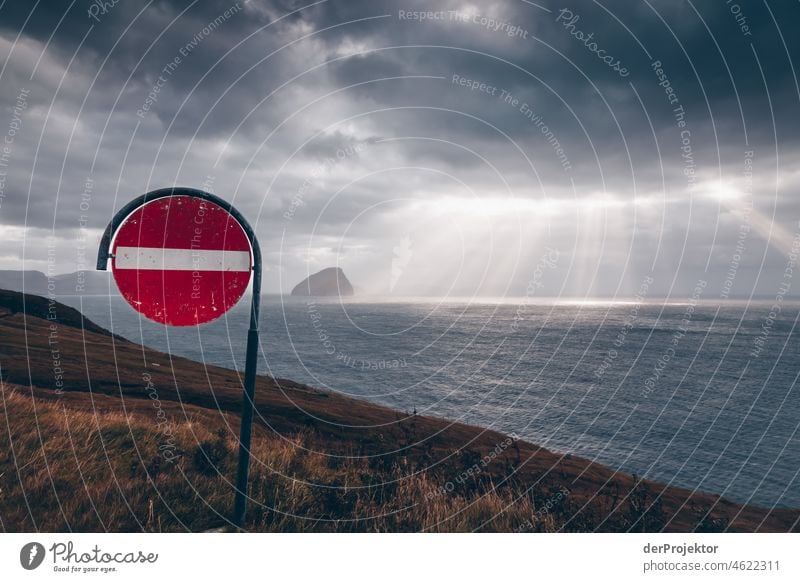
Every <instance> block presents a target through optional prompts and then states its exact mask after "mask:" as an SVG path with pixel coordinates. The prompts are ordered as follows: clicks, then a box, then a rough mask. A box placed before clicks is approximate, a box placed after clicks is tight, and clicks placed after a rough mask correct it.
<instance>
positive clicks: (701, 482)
mask: <svg viewBox="0 0 800 582" xmlns="http://www.w3.org/2000/svg"><path fill="white" fill-rule="evenodd" d="M63 300H64V301H65V302H66V303H69V304H71V305H73V306H75V307H77V308H79V309H81V310H82V311H83V312H84V313H85V314H86V315H87V316H88V317H89V318H90V319H92V320H93V321H95V322H96V323H98V324H100V325H102V326H103V327H106V328H108V329H111V330H113V331H114V332H115V333H117V334H119V335H122V336H124V337H126V338H128V339H130V340H133V341H135V342H139V343H143V344H145V345H147V346H150V347H152V348H155V349H158V350H163V351H167V352H170V353H173V354H177V355H181V356H186V357H189V358H192V359H194V360H199V361H205V362H208V363H209V364H216V365H220V366H226V367H230V368H239V369H242V368H243V366H244V347H245V335H246V330H247V322H248V315H249V312H248V309H249V300H247V298H246V299H245V300H243V301H241V302H240V303H239V305H237V306H236V307H235V308H234V309H233V310H232V311H231V312H230V313H229V314H228V315H227V316H226V317H224V318H222V319H220V320H217V321H216V322H213V323H211V324H207V325H204V326H201V327H192V328H167V327H163V326H161V325H158V324H155V323H152V322H150V321H148V320H146V319H144V318H142V317H140V316H139V315H138V314H137V313H136V312H135V311H133V310H132V309H131V308H130V307H128V305H127V304H126V303H125V302H124V301H123V300H122V299H121V298H119V297H113V298H107V297H84V298H65V299H63ZM771 305H772V303H771V302H766V303H765V302H750V303H747V302H734V301H728V302H724V303H718V302H710V301H695V302H691V301H690V302H686V303H682V304H681V303H668V304H664V303H663V302H656V301H647V302H635V301H634V302H628V303H620V302H616V303H615V302H576V303H570V302H546V301H545V302H536V303H534V302H532V301H529V300H526V299H524V298H522V299H505V300H497V301H492V300H486V301H477V300H471V301H469V300H464V301H458V300H447V301H436V300H430V299H421V300H409V301H405V302H390V301H379V300H374V301H365V300H356V299H351V300H345V301H344V302H342V301H340V300H339V299H333V300H316V301H313V302H311V301H310V300H307V299H300V298H290V297H280V296H265V297H264V299H263V302H262V321H261V330H262V351H261V358H260V362H259V369H260V371H261V372H262V373H268V374H272V375H275V376H279V377H284V378H291V379H292V380H296V381H298V382H303V383H306V384H310V385H314V386H318V387H323V388H328V389H331V390H335V391H338V392H342V393H344V394H349V395H351V396H354V397H357V398H360V399H363V400H368V401H372V402H376V403H380V404H383V405H387V406H390V407H393V408H396V409H398V410H401V411H409V412H411V411H413V410H416V411H417V413H419V414H428V415H435V416H439V417H444V418H447V419H452V420H459V421H463V422H467V423H470V424H475V425H479V426H483V427H489V428H492V429H496V430H499V431H501V432H506V433H515V434H517V435H518V436H519V437H521V438H524V439H526V440H530V441H532V442H535V443H537V444H540V445H542V446H545V447H547V448H549V449H551V450H554V451H559V452H564V453H573V454H576V455H580V456H583V457H586V458H589V459H592V460H596V461H598V462H600V463H603V464H605V465H608V466H610V467H612V468H615V469H621V470H624V471H627V472H631V473H636V474H637V475H641V476H645V477H648V478H651V479H655V480H657V481H661V482H664V483H671V484H673V485H680V486H684V487H689V488H697V489H700V490H703V491H707V492H710V493H717V494H720V495H723V496H726V497H728V498H730V499H733V500H736V501H739V502H745V503H754V504H760V505H765V506H770V507H771V506H789V507H800V476H799V475H798V473H800V435H798V426H799V425H800V389H798V387H797V379H798V374H800V354H798V348H799V347H800V343H799V342H798V337H800V334H798V330H797V329H796V328H795V326H796V324H797V320H798V315H800V303H789V302H784V303H783V305H782V310H781V311H780V313H779V314H775V313H773V314H772V315H770V311H771Z"/></svg>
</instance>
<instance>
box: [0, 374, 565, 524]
mask: <svg viewBox="0 0 800 582" xmlns="http://www.w3.org/2000/svg"><path fill="white" fill-rule="evenodd" d="M171 432H172V435H173V439H174V445H175V450H176V451H178V452H179V454H180V457H179V458H178V459H177V460H173V461H172V462H169V461H167V460H165V458H164V456H163V455H162V454H161V452H160V451H159V446H160V445H161V446H162V448H163V441H164V435H163V434H162V433H160V432H159V431H157V430H154V423H153V418H152V417H151V416H147V415H145V414H142V413H138V412H137V413H132V414H129V415H127V416H126V415H125V414H122V413H118V412H108V411H105V412H101V411H91V410H76V409H73V408H70V407H68V406H65V405H64V404H62V403H57V402H51V401H44V400H39V399H34V398H32V397H31V396H29V395H26V394H25V393H24V390H21V389H16V390H13V389H10V388H9V387H5V388H4V389H3V392H2V407H0V451H2V452H0V455H2V456H0V489H1V491H0V519H2V528H3V530H5V531H37V530H38V531H69V530H71V531H106V530H108V531H142V530H144V531H185V530H189V531H202V530H206V529H211V528H217V527H221V526H224V525H226V524H227V517H228V516H229V515H230V514H231V506H232V496H233V495H232V494H233V489H232V485H231V484H232V482H233V479H234V471H235V459H236V448H235V447H236V442H235V440H234V439H233V438H230V437H229V436H228V435H229V434H230V433H229V431H227V430H226V429H224V428H221V427H215V426H213V424H212V423H210V422H209V421H208V419H205V418H198V419H196V420H194V421H191V420H190V421H187V422H184V423H181V424H177V425H173V426H172V427H171ZM315 448H316V446H315V443H314V436H313V433H311V432H310V431H304V432H303V433H299V434H296V435H293V436H292V437H291V438H281V439H277V438H269V437H265V436H264V435H263V434H262V435H256V436H255V438H254V446H253V465H252V473H251V480H250V483H251V495H252V498H253V499H254V500H255V501H254V502H252V503H251V505H250V510H249V514H248V518H249V519H248V524H247V528H248V529H249V530H254V531H277V532H303V531H377V532H381V531H392V532H397V531H448V532H452V531H472V530H474V529H478V528H481V529H482V530H484V531H486V530H488V531H511V530H516V529H518V528H523V529H526V530H528V529H531V528H532V529H534V530H539V531H542V530H552V529H554V526H555V524H554V523H553V519H552V518H551V517H547V516H546V514H544V516H541V517H537V515H536V508H535V507H534V505H533V502H532V501H531V500H530V498H529V497H527V496H523V497H522V498H521V499H515V497H516V496H515V495H513V494H512V492H510V491H509V490H507V489H506V490H505V491H504V492H498V491H496V490H494V488H493V487H492V486H491V485H485V486H480V485H478V484H476V486H475V487H471V488H469V492H468V493H467V494H466V495H463V494H458V493H443V492H442V491H441V490H440V485H439V484H438V483H434V482H432V480H431V478H430V477H429V476H428V475H427V474H426V473H424V472H416V471H415V470H414V468H413V467H412V466H411V465H410V464H409V463H408V462H407V461H405V462H404V461H403V460H402V459H401V460H399V461H398V462H395V463H392V464H391V465H390V466H389V467H388V468H386V469H383V470H381V469H377V470H376V468H375V464H374V463H370V462H369V460H367V459H364V458H360V459H355V458H341V457H329V456H326V455H323V454H319V453H314V452H310V451H311V450H314V449H315ZM540 513H541V512H540Z"/></svg>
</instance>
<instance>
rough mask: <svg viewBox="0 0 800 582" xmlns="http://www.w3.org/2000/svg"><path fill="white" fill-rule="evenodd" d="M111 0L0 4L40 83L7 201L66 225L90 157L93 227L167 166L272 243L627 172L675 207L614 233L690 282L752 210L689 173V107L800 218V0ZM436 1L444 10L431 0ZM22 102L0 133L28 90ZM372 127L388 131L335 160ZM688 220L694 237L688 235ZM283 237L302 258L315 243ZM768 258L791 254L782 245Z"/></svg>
mask: <svg viewBox="0 0 800 582" xmlns="http://www.w3.org/2000/svg"><path fill="white" fill-rule="evenodd" d="M106 4H107V8H104V9H102V10H101V9H99V8H97V6H99V5H98V4H96V3H94V2H88V1H85V0H81V1H77V2H74V3H72V4H71V5H65V6H63V7H60V8H58V9H55V8H54V7H53V5H52V3H45V2H40V3H38V4H36V5H35V7H33V6H32V5H28V4H26V3H21V2H7V3H5V4H4V5H3V7H2V9H0V56H2V57H6V56H8V61H7V62H6V65H5V67H4V68H3V70H2V83H0V96H2V99H3V103H4V104H12V105H13V103H14V101H15V99H16V98H17V95H18V93H19V91H20V89H22V88H26V89H30V96H29V97H28V103H27V109H26V111H25V112H24V114H23V115H22V130H21V131H20V134H19V136H18V137H17V139H16V140H15V142H14V144H13V153H12V159H11V162H12V164H11V166H10V171H9V172H8V178H7V181H6V182H5V183H4V191H3V194H4V199H3V200H2V205H1V206H0V224H4V225H7V226H9V227H14V228H17V229H18V228H20V227H22V226H29V227H35V228H41V229H50V228H52V227H53V225H55V232H56V235H57V236H60V237H62V238H63V239H64V240H66V241H69V240H70V237H72V236H73V233H74V231H75V229H76V228H77V225H78V224H79V222H80V221H81V219H82V216H83V215H84V214H86V212H85V211H84V210H82V208H81V200H82V198H81V195H82V194H83V195H84V196H85V192H84V190H85V184H86V181H87V179H89V180H91V182H92V188H93V192H92V194H91V198H92V200H91V210H90V212H89V216H88V221H89V226H90V227H91V228H93V229H101V228H102V227H103V226H105V223H106V222H107V221H108V219H109V218H110V216H111V214H112V212H113V209H114V208H119V207H120V206H121V205H122V204H123V203H124V202H125V201H127V200H128V199H130V198H131V197H132V196H134V195H136V194H139V193H141V192H142V191H145V190H147V189H152V188H156V187H161V186H164V185H168V184H173V183H180V184H186V185H191V186H197V187H200V186H203V185H205V187H206V188H207V189H213V190H214V191H215V192H217V193H218V194H220V195H222V196H224V197H227V198H229V199H234V200H235V202H236V204H237V206H239V207H241V209H242V211H243V212H245V214H247V215H248V216H251V217H253V222H255V223H257V224H258V228H259V232H260V234H261V236H262V238H263V240H264V241H265V242H264V246H272V247H274V245H276V244H277V242H278V240H279V239H280V238H281V237H284V238H285V240H286V241H288V242H287V244H288V245H289V246H290V247H291V248H292V249H299V248H302V247H303V246H304V244H305V246H308V244H307V243H308V240H309V239H308V237H309V233H310V232H311V231H312V229H313V230H314V231H315V232H316V233H318V234H322V235H324V236H325V237H330V238H331V240H333V239H335V237H336V236H337V235H338V236H339V237H341V236H342V233H343V232H344V230H345V229H349V230H347V232H348V235H347V236H348V237H350V238H349V239H348V240H346V241H345V247H347V245H348V244H349V245H352V248H354V249H362V248H364V247H370V246H371V247H372V248H373V249H374V253H375V254H376V256H378V255H381V253H384V254H385V252H386V250H385V249H386V248H388V249H389V252H390V250H391V247H392V245H393V244H396V240H397V237H401V236H405V234H404V233H406V232H407V231H408V230H409V226H408V224H403V223H401V222H400V221H399V220H400V219H399V218H396V217H397V216H399V215H401V214H402V213H401V212H400V210H399V207H397V206H392V205H391V204H383V203H384V202H385V201H387V200H412V201H413V200H422V201H426V200H427V201H431V200H435V199H437V197H447V196H467V197H468V196H470V195H472V193H477V195H479V196H500V197H502V196H507V195H509V193H510V194H511V195H512V196H514V197H515V198H526V197H527V198H531V199H535V200H542V199H545V198H546V199H548V200H553V199H555V200H565V201H567V202H569V201H571V200H573V201H574V200H576V198H577V199H578V200H580V199H582V198H581V197H583V196H595V195H597V193H598V192H599V193H602V191H603V190H605V191H606V192H607V193H609V194H610V195H611V196H612V197H613V198H615V199H619V200H622V201H631V200H632V199H633V198H634V197H636V198H642V197H652V198H655V199H657V200H661V201H662V202H663V204H664V206H663V208H662V210H661V212H662V214H661V216H659V217H658V219H657V220H656V219H653V223H654V224H655V226H652V225H651V226H649V227H647V228H645V227H642V226H638V227H637V226H636V224H641V221H642V220H643V219H642V218H641V216H644V215H645V214H646V212H652V207H647V208H644V209H643V210H641V211H639V210H636V208H634V207H633V206H626V207H625V209H624V210H620V209H617V210H614V211H613V212H616V213H617V214H619V215H624V216H628V215H630V216H637V217H638V218H637V220H638V221H639V223H636V224H633V225H631V224H627V226H626V228H633V227H636V229H635V232H629V233H627V234H625V233H621V232H614V228H617V230H619V229H620V228H622V226H620V225H618V226H617V227H611V228H606V229H605V230H603V231H602V232H601V235H602V236H606V237H608V238H607V239H606V240H611V241H615V240H616V244H617V245H618V246H619V248H621V249H623V251H625V253H629V252H632V253H633V255H632V259H631V261H630V262H631V264H632V265H633V266H634V267H635V269H644V268H645V266H648V268H649V265H650V264H651V263H652V262H653V261H654V260H655V261H661V265H660V268H662V269H664V270H665V271H669V270H671V269H673V268H675V265H674V264H673V262H674V261H678V262H680V261H682V262H680V264H681V265H683V267H682V268H686V269H688V271H687V273H684V274H682V275H681V277H682V279H683V280H685V281H686V282H687V285H689V284H690V283H693V282H694V280H695V279H696V277H698V276H699V273H701V272H702V271H703V270H704V269H705V267H706V263H707V257H708V256H713V257H714V261H713V264H714V268H717V269H719V270H720V272H722V271H724V270H725V269H726V268H727V266H728V265H727V259H726V257H727V254H726V251H725V249H726V248H727V249H729V248H730V246H731V244H732V242H735V237H736V229H737V225H738V223H737V220H738V219H737V218H735V217H736V216H738V215H737V214H736V210H735V209H733V210H732V209H731V208H727V207H721V206H720V205H719V204H718V203H717V202H716V201H714V200H711V199H708V198H704V197H703V196H704V194H703V192H699V193H691V192H689V189H688V186H689V185H690V184H689V180H688V178H687V175H686V174H685V171H686V169H687V160H686V157H685V155H683V154H685V153H686V152H685V150H681V146H682V145H683V146H685V145H686V144H685V142H683V141H682V139H683V138H682V135H681V129H683V128H682V127H679V126H678V123H677V122H678V118H676V115H675V112H674V109H675V107H676V106H680V107H682V108H683V109H684V111H685V117H681V119H684V120H685V122H686V124H687V125H686V129H689V130H690V146H691V160H690V162H691V170H692V171H693V172H696V175H697V182H698V183H705V182H708V181H709V180H714V179H716V178H718V177H720V176H722V177H723V178H724V179H726V180H727V179H734V180H735V179H739V178H741V173H742V167H743V160H744V157H745V153H744V152H746V151H748V150H753V151H754V152H755V160H756V162H755V166H756V171H757V172H758V176H759V179H758V180H757V184H756V186H755V187H754V188H753V189H752V192H753V197H754V199H755V201H756V203H755V204H756V207H757V209H758V210H759V211H760V212H762V213H763V214H765V215H766V216H772V215H773V214H774V213H775V208H776V207H779V208H780V212H779V213H777V223H778V225H779V226H781V228H783V229H785V230H787V231H791V230H792V229H793V228H794V226H793V221H796V220H797V219H798V218H800V206H799V205H798V202H797V201H795V200H794V199H793V198H792V197H791V195H790V191H789V190H787V188H796V187H797V186H798V180H797V179H795V178H793V177H786V176H783V175H784V173H785V172H786V171H788V169H789V167H790V165H791V164H792V163H794V162H796V160H797V157H798V153H799V150H800V144H798V134H799V133H800V132H798V131H797V122H796V120H797V119H798V113H800V111H798V89H797V81H796V78H795V76H794V74H793V68H792V65H793V61H792V60H793V59H795V58H796V57H797V55H798V53H799V51H798V49H799V48H800V47H798V43H799V42H800V39H798V38H797V35H794V34H792V32H791V26H792V23H793V22H796V19H797V17H798V12H799V11H800V9H799V8H798V7H797V6H796V5H794V4H792V5H789V4H788V3H786V4H780V5H777V6H769V7H767V5H756V4H749V3H747V4H745V3H741V6H740V7H739V8H737V10H738V12H736V11H734V12H732V5H733V3H726V2H723V1H720V2H713V3H699V2H695V3H690V2H674V1H667V0H649V1H644V0H642V1H640V2H630V1H624V0H613V1H605V2H589V1H585V0H581V1H567V2H559V3H556V2H547V1H543V2H538V3H537V4H539V5H540V6H541V7H542V8H540V7H537V6H534V5H531V4H530V3H526V2H521V1H513V0H508V1H501V2H480V3H477V2H476V3H472V4H470V3H465V2H457V1H455V0H447V1H439V2H434V3H430V2H422V1H421V0H414V1H412V0H408V1H407V0H396V1H379V2H375V1H367V0H363V1H350V0H348V1H344V0H331V1H327V2H318V3H312V2H295V1H284V2H272V1H266V0H251V1H250V2H239V3H238V4H237V3H235V2H231V1H227V0H215V1H209V2H205V1H203V2H186V1H184V2H177V1H175V2H168V1H159V2H151V3H149V4H142V3H138V2H132V1H127V0H119V1H118V2H116V3H115V4H113V5H112V4H111V3H106ZM304 6H306V7H305V8H304ZM736 6H739V5H738V4H736ZM93 7H94V8H93ZM90 11H91V13H90ZM419 11H435V12H436V14H439V15H441V16H436V17H435V18H426V19H425V20H420V19H419V17H418V16H414V15H415V14H416V13H418V12H419ZM456 13H458V15H456ZM226 14H227V15H228V16H225V15H226ZM409 15H411V16H409ZM743 27H746V28H743ZM778 27H780V28H778ZM578 31H580V34H578ZM779 31H780V33H782V34H779ZM589 34H591V35H592V38H591V39H590V40H587V39H585V37H586V36H587V35H589ZM580 35H583V37H584V41H581V40H580V39H579V38H576V36H580ZM17 38H18V40H16V41H15V39H17ZM592 43H594V44H592ZM599 50H602V51H604V52H603V53H602V54H604V55H610V56H611V57H613V58H612V59H611V60H612V61H617V60H618V61H619V63H620V64H619V66H620V67H624V68H625V69H626V73H627V74H625V75H620V74H619V71H615V70H614V67H613V66H609V65H608V64H606V63H605V62H603V61H602V60H601V59H600V58H598V55H597V51H599ZM176 59H177V61H176ZM4 60H5V59H4ZM178 61H179V62H178ZM654 61H660V63H661V66H660V68H661V69H662V70H663V75H664V76H663V78H658V76H657V74H656V71H655V70H654V69H655V68H656V67H654V66H653V65H652V63H653V62H654ZM170 63H174V64H175V66H174V67H173V66H171V65H170ZM34 71H35V73H34ZM31 75H33V76H32V78H31ZM458 79H465V80H468V81H470V84H469V86H467V85H465V84H464V83H459V82H458ZM665 79H666V80H667V81H668V84H669V85H668V86H669V88H670V90H672V91H674V97H673V99H675V101H673V102H672V103H671V102H670V98H671V97H670V95H669V94H667V93H666V92H665V88H666V87H665V85H664V83H663V81H664V80H665ZM472 82H474V83H475V85H474V87H475V88H472V89H471V88H470V87H472V86H473V85H472V84H471V83H472ZM659 83H662V85H659ZM506 97H507V98H506ZM4 114H5V116H4V117H3V119H1V120H0V121H2V125H0V134H1V133H3V132H4V131H5V128H6V126H7V120H8V119H10V115H11V109H10V108H9V107H5V108H4ZM773 118H774V120H775V121H774V124H773ZM543 126H544V127H543ZM545 129H546V130H547V131H545ZM358 145H365V146H366V147H365V148H364V149H363V150H359V151H358V152H357V153H355V154H352V153H350V154H348V153H346V154H344V155H343V156H341V159H336V158H337V154H338V152H340V151H347V150H348V148H350V149H352V148H354V147H356V146H358ZM326 160H335V163H327V162H326ZM409 168H416V169H417V170H411V169H409ZM779 174H780V175H781V176H783V177H782V178H781V179H779V178H778V175H779ZM776 188H779V189H780V192H779V193H778V194H777V195H776ZM340 190H341V193H340V194H339V195H338V196H337V197H336V198H335V199H334V200H333V201H331V196H332V195H333V193H335V192H337V191H340ZM56 197H57V198H56ZM56 200H57V201H56ZM565 208H567V207H565ZM569 208H572V207H569ZM648 209H649V210H648ZM690 210H691V211H690ZM289 211H291V212H290V213H289V215H290V218H288V219H287V218H286V216H287V212H289ZM634 211H636V212H638V213H639V214H634ZM570 212H573V210H564V211H562V214H561V215H560V216H562V218H561V219H559V218H555V219H554V220H568V219H569V217H570V216H571V214H570ZM364 213H366V214H364ZM643 213H645V214H643ZM363 216H367V217H368V219H366V218H363ZM732 216H733V217H734V218H733V219H732V220H731V217H732ZM359 217H360V218H359ZM393 217H395V218H396V222H394V223H393V222H392V219H393ZM720 217H721V218H720ZM600 219H602V220H607V219H608V216H607V215H603V216H602V217H600V218H595V219H594V220H600ZM404 220H408V218H404ZM625 220H627V218H625ZM709 225H711V226H709ZM606 226H607V225H606ZM14 232H17V231H14ZM549 232H550V233H551V234H550V235H549V236H552V237H554V239H558V242H559V244H561V245H563V246H564V247H565V248H570V245H573V246H574V245H576V244H578V243H577V242H576V241H577V240H578V238H577V237H578V234H577V233H576V232H574V229H573V228H572V226H570V225H562V226H561V227H554V230H552V231H549ZM598 232H600V230H598ZM8 236H12V235H8ZM13 236H15V237H16V236H18V235H17V234H14V235H13ZM581 236H584V235H581ZM598 236H600V235H598ZM754 236H755V235H754ZM626 237H627V238H626ZM659 238H660V239H661V240H662V245H663V247H664V248H669V251H664V252H663V253H662V254H661V255H660V257H656V258H655V259H654V257H653V253H652V252H651V251H652V249H650V250H641V249H644V248H646V247H647V248H649V247H648V245H651V244H655V243H656V242H657V241H658V240H659ZM15 240H17V239H15ZM326 240H327V239H326ZM686 240H689V241H691V249H690V250H691V252H690V253H688V254H685V253H684V256H683V258H681V254H680V250H681V249H683V248H684V241H686ZM631 241H634V242H635V243H636V245H637V247H638V248H639V250H637V249H633V251H631V249H630V248H629V247H630V245H631V244H632V242H631ZM18 242H19V241H17V243H15V244H18ZM640 242H642V244H639V243H640ZM19 244H21V243H19ZM326 244H327V243H326ZM620 245H628V247H625V246H620ZM751 245H752V248H753V249H755V248H756V243H755V242H751ZM323 246H325V245H323ZM328 246H330V245H328ZM334 246H335V245H334ZM325 248H328V247H325ZM15 249H16V247H15ZM329 250H330V249H328V250H324V249H323V250H322V251H320V252H321V253H323V255H324V253H327V252H329ZM8 252H9V253H12V251H8ZM13 252H14V253H17V254H20V253H18V251H17V250H14V251H13ZM298 252H299V251H298ZM348 252H349V251H348ZM353 252H356V251H353ZM358 252H361V251H358ZM530 252H531V253H535V252H536V251H534V250H531V251H530ZM608 253H609V254H608V255H606V258H608V257H611V256H613V257H614V259H613V260H614V261H616V260H618V256H617V255H616V254H614V253H613V252H611V251H608ZM625 253H623V255H624V254H625ZM576 254H580V253H579V251H577V250H576ZM762 254H763V253H762ZM26 256H29V257H31V256H33V257H37V258H39V259H40V258H41V253H39V255H37V251H36V249H33V248H32V249H31V250H30V251H29V252H27V253H26ZM324 256H325V257H326V258H330V257H331V256H333V255H324ZM351 256H352V253H351ZM381 256H383V255H381ZM281 260H282V261H283V265H282V267H281V268H284V269H288V272H289V273H290V274H289V275H287V276H289V278H291V276H294V274H295V273H296V270H297V269H300V268H305V267H306V265H305V263H304V261H307V260H308V257H303V256H300V255H299V254H296V255H295V254H291V253H290V254H287V255H285V256H283V257H281ZM587 260H588V259H587ZM748 260H754V259H753V256H749V257H748ZM769 260H770V261H771V262H770V265H771V268H774V269H780V268H781V263H782V259H781V255H780V253H778V255H777V256H775V255H774V253H770V259H769ZM671 261H672V262H671ZM612 262H613V261H612ZM353 268H355V269H357V268H358V266H354V267H353ZM363 268H364V269H365V270H368V268H367V267H363ZM293 269H294V270H293ZM609 269H610V270H611V271H613V269H612V268H610V267H609ZM626 276H630V273H629V274H628V275H626ZM521 277H522V279H521V281H520V285H521V286H519V285H518V287H517V290H519V289H524V275H521ZM614 277H616V274H615V273H614V274H612V275H609V281H611V283H609V284H610V285H612V287H610V288H612V289H613V285H616V283H617V281H616V280H614ZM636 278H637V277H636V276H635V275H634V276H633V277H632V279H633V280H634V287H635V283H636Z"/></svg>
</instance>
